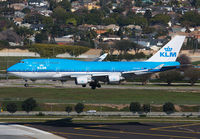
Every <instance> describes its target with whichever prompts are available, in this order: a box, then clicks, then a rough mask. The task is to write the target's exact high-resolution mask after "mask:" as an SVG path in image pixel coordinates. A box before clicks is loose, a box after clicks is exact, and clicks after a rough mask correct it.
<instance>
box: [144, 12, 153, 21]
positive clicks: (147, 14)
mask: <svg viewBox="0 0 200 139" xmlns="http://www.w3.org/2000/svg"><path fill="white" fill-rule="evenodd" d="M151 17H152V13H151V10H146V11H145V13H144V18H146V19H147V21H148V23H149V21H150V19H151Z"/></svg>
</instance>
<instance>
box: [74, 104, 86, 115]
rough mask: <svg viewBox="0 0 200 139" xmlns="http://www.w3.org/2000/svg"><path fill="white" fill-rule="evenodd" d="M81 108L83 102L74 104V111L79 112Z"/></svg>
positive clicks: (81, 110)
mask: <svg viewBox="0 0 200 139" xmlns="http://www.w3.org/2000/svg"><path fill="white" fill-rule="evenodd" d="M83 109H84V104H82V103H78V104H76V106H75V111H76V112H77V113H78V114H79V113H81V112H83Z"/></svg>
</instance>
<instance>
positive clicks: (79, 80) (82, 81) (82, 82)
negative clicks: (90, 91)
mask: <svg viewBox="0 0 200 139" xmlns="http://www.w3.org/2000/svg"><path fill="white" fill-rule="evenodd" d="M88 82H89V80H88V77H77V78H76V80H75V83H76V84H77V85H86V84H87V83H88Z"/></svg>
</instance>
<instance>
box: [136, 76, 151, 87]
mask: <svg viewBox="0 0 200 139" xmlns="http://www.w3.org/2000/svg"><path fill="white" fill-rule="evenodd" d="M150 78H151V74H144V75H140V76H139V80H140V81H141V82H142V85H145V84H147V81H148V80H149V79H150Z"/></svg>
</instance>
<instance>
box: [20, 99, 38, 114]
mask: <svg viewBox="0 0 200 139" xmlns="http://www.w3.org/2000/svg"><path fill="white" fill-rule="evenodd" d="M36 106H37V103H36V100H35V99H33V98H28V99H26V100H24V101H23V102H22V110H24V111H26V112H27V113H29V112H30V111H32V110H33V109H34V108H35V107H36Z"/></svg>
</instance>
